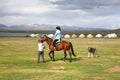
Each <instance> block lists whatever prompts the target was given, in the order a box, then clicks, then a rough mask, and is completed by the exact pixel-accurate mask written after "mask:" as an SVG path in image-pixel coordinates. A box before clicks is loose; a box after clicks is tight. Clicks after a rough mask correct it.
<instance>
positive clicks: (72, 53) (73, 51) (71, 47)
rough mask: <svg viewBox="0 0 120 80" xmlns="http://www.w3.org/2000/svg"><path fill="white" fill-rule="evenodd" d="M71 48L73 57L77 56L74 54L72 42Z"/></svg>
mask: <svg viewBox="0 0 120 80" xmlns="http://www.w3.org/2000/svg"><path fill="white" fill-rule="evenodd" d="M70 48H71V51H72V54H73V56H76V55H75V53H74V49H73V45H72V43H71V42H70Z"/></svg>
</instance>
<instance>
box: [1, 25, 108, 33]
mask: <svg viewBox="0 0 120 80" xmlns="http://www.w3.org/2000/svg"><path fill="white" fill-rule="evenodd" d="M56 26H58V25H46V24H20V25H11V26H7V25H4V24H0V30H55V27H56ZM60 27H61V29H62V30H68V31H69V30H106V29H105V28H92V27H90V28H88V27H86V28H84V27H78V26H67V25H63V26H60Z"/></svg>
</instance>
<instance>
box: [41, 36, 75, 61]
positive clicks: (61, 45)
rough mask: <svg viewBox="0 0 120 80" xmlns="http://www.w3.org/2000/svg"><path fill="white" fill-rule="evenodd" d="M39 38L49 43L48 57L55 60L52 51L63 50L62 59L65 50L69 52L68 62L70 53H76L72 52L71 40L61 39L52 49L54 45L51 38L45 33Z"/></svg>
mask: <svg viewBox="0 0 120 80" xmlns="http://www.w3.org/2000/svg"><path fill="white" fill-rule="evenodd" d="M40 39H41V40H43V41H46V42H47V44H48V45H49V49H50V52H49V56H50V58H51V59H52V60H53V61H55V59H54V51H60V50H63V51H64V61H65V60H66V56H67V54H66V51H67V52H68V53H69V55H70V62H71V61H72V55H73V56H76V55H75V54H74V50H73V45H72V43H71V42H68V41H64V40H62V41H61V42H60V43H59V45H57V46H56V47H55V50H54V47H53V39H51V38H49V37H47V36H46V35H44V36H42V37H41V38H40ZM70 50H71V51H70ZM71 52H72V54H71ZM51 53H52V56H51Z"/></svg>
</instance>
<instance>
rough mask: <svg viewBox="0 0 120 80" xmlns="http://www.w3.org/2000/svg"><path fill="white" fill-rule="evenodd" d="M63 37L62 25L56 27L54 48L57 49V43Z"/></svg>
mask: <svg viewBox="0 0 120 80" xmlns="http://www.w3.org/2000/svg"><path fill="white" fill-rule="evenodd" d="M61 38H62V34H61V28H60V26H57V27H56V32H55V34H54V41H53V46H54V49H55V46H56V43H57V42H58V41H59V42H60V41H61Z"/></svg>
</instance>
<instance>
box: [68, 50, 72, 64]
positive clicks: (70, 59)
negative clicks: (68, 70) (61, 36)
mask: <svg viewBox="0 0 120 80" xmlns="http://www.w3.org/2000/svg"><path fill="white" fill-rule="evenodd" d="M68 52H69V55H70V62H72V54H71V52H70V50H69V51H68Z"/></svg>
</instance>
